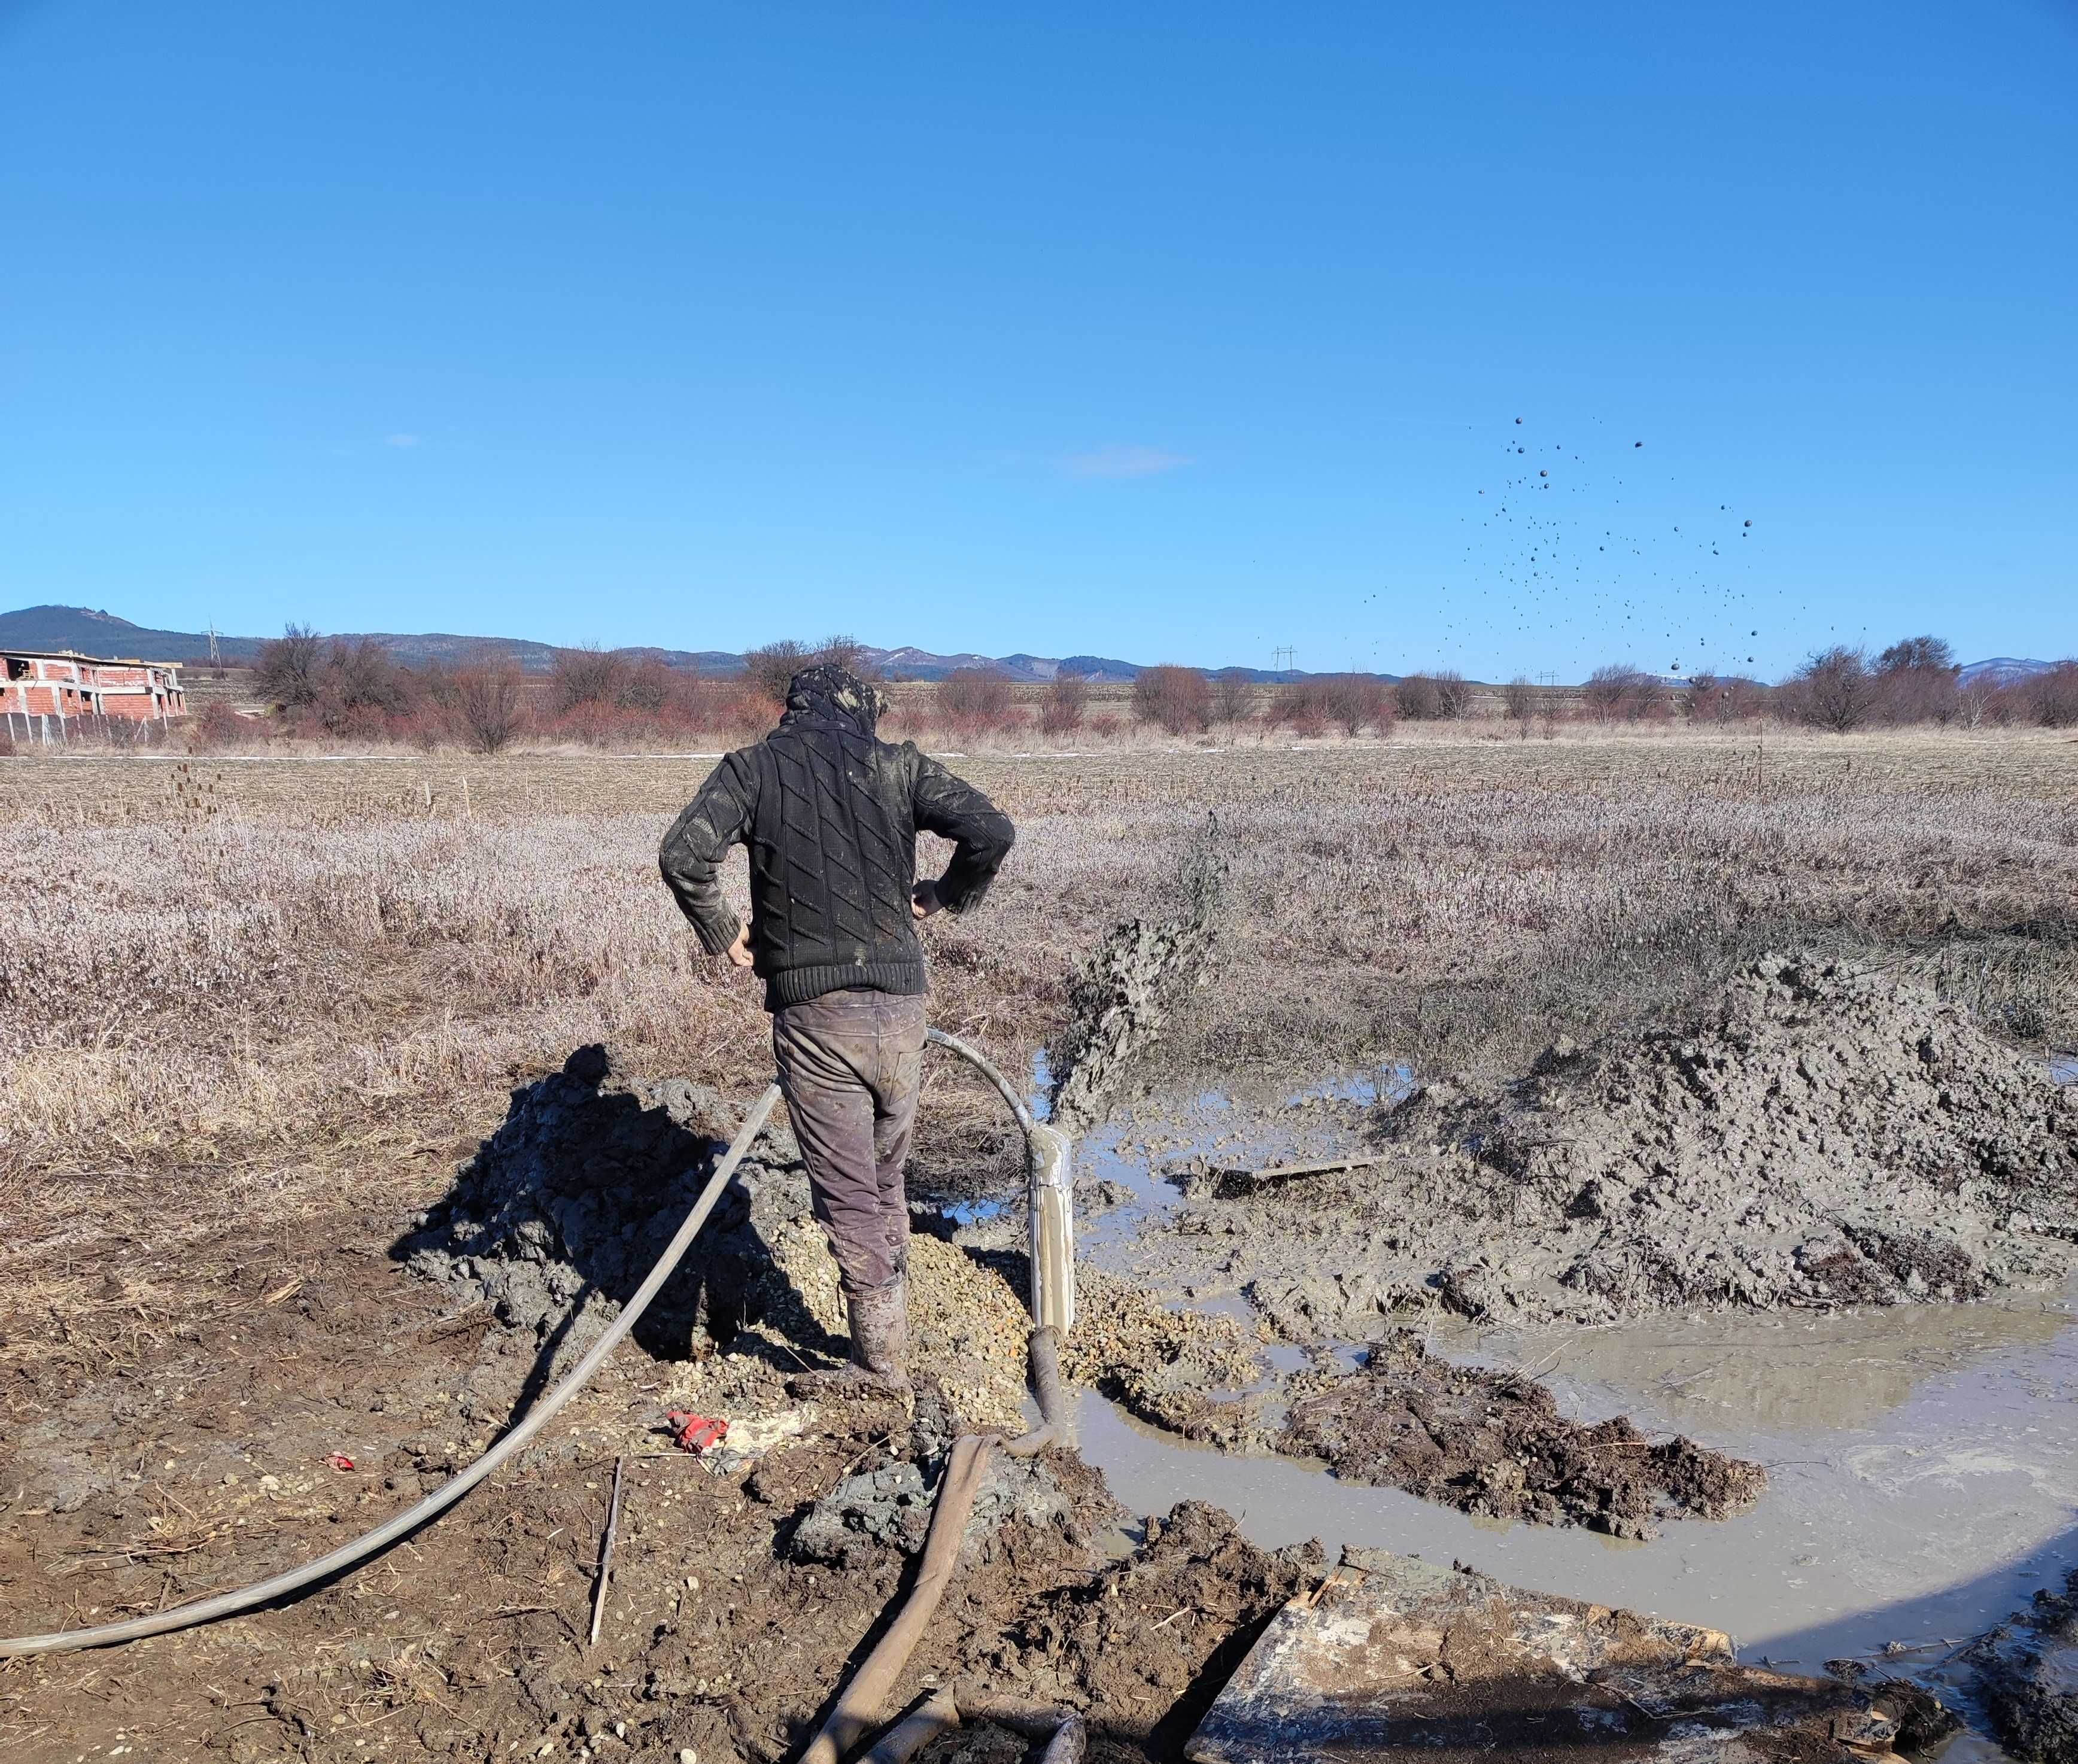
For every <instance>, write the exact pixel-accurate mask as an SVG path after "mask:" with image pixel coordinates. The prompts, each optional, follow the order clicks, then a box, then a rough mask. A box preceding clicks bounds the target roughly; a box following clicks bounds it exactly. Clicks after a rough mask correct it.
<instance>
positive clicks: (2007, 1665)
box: [1968, 1571, 2078, 1764]
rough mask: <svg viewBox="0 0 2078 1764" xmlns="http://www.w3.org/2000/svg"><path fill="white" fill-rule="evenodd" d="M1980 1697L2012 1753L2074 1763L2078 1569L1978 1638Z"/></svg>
mask: <svg viewBox="0 0 2078 1764" xmlns="http://www.w3.org/2000/svg"><path fill="white" fill-rule="evenodd" d="M1968 1658H1969V1661H1970V1663H1971V1666H1972V1669H1973V1670H1974V1675H1975V1679H1976V1692H1977V1696H1978V1699H1979V1700H1980V1702H1981V1703H1982V1704H1984V1712H1985V1713H1986V1714H1987V1715H1988V1716H1990V1717H1991V1720H1992V1726H1993V1728H1994V1729H1996V1730H1997V1733H1998V1736H1999V1737H2000V1738H2001V1740H2003V1741H2005V1743H2006V1745H2007V1747H2008V1749H2009V1750H2011V1751H2012V1752H2013V1754H2014V1755H2015V1756H2016V1757H2018V1758H2026V1759H2029V1760H2030V1761H2031V1764H2078V1571H2074V1572H2073V1573H2072V1574H2070V1575H2069V1576H2068V1578H2066V1580H2065V1582H2064V1585H2063V1592H2062V1594H2061V1595H2058V1594H2056V1593H2052V1592H2049V1591H2042V1592H2038V1593H2037V1594H2036V1595H2034V1603H2033V1605H2031V1606H2030V1608H2027V1609H2026V1610H2024V1611H2020V1612H2015V1613H2014V1614H2013V1616H2011V1617H2009V1618H2008V1619H2007V1620H2005V1622H2004V1623H2002V1624H2000V1625H1999V1626H1998V1628H1996V1629H1994V1630H1992V1633H1990V1634H1989V1635H1988V1636H1986V1637H1984V1640H1983V1641H1980V1642H1979V1643H1977V1645H1976V1646H1975V1647H1973V1648H1972V1649H1971V1650H1970V1653H1969V1655H1968Z"/></svg>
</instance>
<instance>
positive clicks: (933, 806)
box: [911, 753, 1017, 912]
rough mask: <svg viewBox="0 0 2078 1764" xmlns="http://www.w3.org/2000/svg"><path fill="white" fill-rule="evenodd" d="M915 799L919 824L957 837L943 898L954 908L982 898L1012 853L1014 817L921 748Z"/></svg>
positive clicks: (964, 907) (958, 909) (964, 908)
mask: <svg viewBox="0 0 2078 1764" xmlns="http://www.w3.org/2000/svg"><path fill="white" fill-rule="evenodd" d="M911 801H912V809H913V812H914V814H915V815H916V824H917V825H918V826H919V827H921V828H926V829H928V831H929V832H933V833H937V834H938V835H940V836H941V837H943V838H945V839H949V840H952V841H953V845H954V846H955V848H956V849H955V850H954V851H953V861H952V862H950V863H949V864H948V865H946V866H945V874H944V875H942V876H941V877H940V878H938V899H940V900H941V902H943V903H944V904H945V907H946V908H947V910H948V911H952V912H965V911H967V910H968V908H970V907H978V906H979V905H980V904H981V900H982V897H983V895H986V894H987V892H988V885H989V884H990V883H991V882H993V881H994V880H995V873H996V871H997V870H999V869H1001V868H1002V867H1003V861H1004V858H1006V857H1008V856H1009V855H1010V848H1011V846H1012V844H1013V843H1014V842H1015V841H1016V838H1017V830H1016V828H1014V827H1012V825H1011V824H1010V817H1009V816H1008V815H1006V814H1004V812H1003V811H1002V810H1001V809H999V808H998V807H996V806H995V803H991V801H990V800H989V799H987V797H986V796H984V795H983V794H982V793H981V792H980V791H979V790H976V789H975V788H974V786H973V785H971V784H970V783H968V782H966V779H964V778H955V777H953V774H951V773H950V772H949V771H947V770H946V769H945V767H944V766H942V765H939V763H938V762H937V761H936V760H934V759H932V758H931V757H928V755H926V754H924V753H918V754H917V755H916V785H915V786H914V788H913V789H912V792H911Z"/></svg>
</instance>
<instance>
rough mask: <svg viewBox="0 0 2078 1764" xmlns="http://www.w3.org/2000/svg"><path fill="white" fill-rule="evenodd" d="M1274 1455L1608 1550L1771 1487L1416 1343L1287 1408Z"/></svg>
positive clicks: (1748, 1501) (1731, 1464) (1698, 1450)
mask: <svg viewBox="0 0 2078 1764" xmlns="http://www.w3.org/2000/svg"><path fill="white" fill-rule="evenodd" d="M1295 1383H1296V1381H1295ZM1276 1445H1277V1449H1279V1451H1281V1452H1284V1453H1287V1454H1289V1455H1290V1456H1292V1457H1317V1458H1321V1459H1323V1460H1325V1462H1327V1463H1329V1465H1331V1466H1333V1469H1334V1471H1335V1474H1337V1476H1340V1477H1342V1478H1343V1479H1344V1480H1345V1481H1348V1482H1357V1483H1372V1484H1374V1485H1376V1486H1379V1487H1393V1488H1404V1489H1406V1490H1408V1491H1409V1492H1410V1493H1412V1494H1416V1495H1421V1496H1422V1497H1424V1498H1425V1499H1429V1500H1434V1501H1442V1502H1443V1503H1446V1504H1447V1505H1449V1506H1452V1507H1456V1508H1462V1509H1463V1511H1464V1512H1468V1513H1476V1514H1479V1515H1480V1516H1483V1517H1488V1518H1494V1519H1527V1520H1537V1521H1538V1522H1540V1523H1542V1524H1557V1525H1584V1526H1586V1527H1587V1528H1588V1529H1589V1530H1591V1531H1599V1532H1605V1533H1609V1535H1610V1536H1611V1537H1639V1538H1643V1537H1651V1536H1652V1535H1653V1534H1654V1522H1655V1521H1656V1520H1661V1519H1667V1518H1688V1517H1693V1518H1700V1519H1724V1518H1728V1517H1729V1516H1730V1515H1732V1514H1734V1513H1735V1512H1740V1511H1742V1510H1743V1509H1744V1508H1747V1507H1750V1506H1751V1505H1752V1504H1753V1503H1754V1501H1755V1499H1758V1498H1759V1494H1760V1491H1761V1490H1762V1488H1763V1487H1764V1486H1765V1484H1766V1483H1767V1473H1766V1472H1765V1471H1763V1470H1762V1469H1761V1467H1760V1466H1759V1465H1758V1464H1749V1463H1746V1462H1744V1461H1742V1460H1741V1459H1739V1458H1735V1457H1725V1456H1724V1455H1723V1454H1722V1453H1718V1452H1713V1451H1709V1450H1706V1449H1704V1448H1703V1447H1702V1446H1700V1445H1696V1443H1695V1442H1694V1441H1692V1440H1688V1439H1683V1438H1672V1439H1667V1440H1664V1441H1658V1442H1654V1441H1649V1440H1647V1439H1646V1438H1645V1437H1644V1436H1643V1435H1642V1434H1641V1433H1639V1432H1638V1429H1637V1428H1634V1426H1632V1425H1631V1424H1630V1422H1629V1420H1626V1419H1625V1417H1623V1416H1615V1417H1614V1418H1613V1419H1611V1420H1606V1421H1600V1422H1597V1423H1596V1424H1592V1425H1591V1426H1589V1425H1583V1424H1580V1423H1579V1422H1577V1421H1569V1420H1567V1419H1566V1418H1565V1417H1564V1416H1562V1415H1560V1414H1559V1412H1558V1401H1557V1399H1555V1398H1554V1396H1553V1395H1552V1394H1551V1393H1550V1391H1548V1390H1546V1388H1545V1387H1543V1386H1542V1385H1541V1384H1539V1383H1538V1382H1535V1381H1534V1380H1533V1379H1529V1378H1521V1377H1511V1376H1509V1375H1508V1374H1500V1373H1494V1372H1488V1371H1484V1370H1479V1368H1476V1367H1470V1366H1452V1365H1451V1364H1450V1362H1447V1361H1445V1360H1439V1359H1437V1358H1436V1357H1434V1356H1433V1354H1429V1353H1424V1352H1423V1351H1422V1346H1421V1337H1419V1336H1418V1335H1417V1334H1415V1333H1414V1332H1412V1331H1411V1330H1402V1331H1399V1332H1396V1333H1395V1334H1394V1335H1393V1336H1392V1337H1391V1338H1390V1339H1389V1340H1387V1341H1382V1342H1379V1343H1377V1344H1376V1345H1374V1346H1373V1347H1372V1349H1371V1357H1370V1360H1369V1362H1368V1364H1367V1366H1366V1367H1365V1369H1364V1370H1363V1371H1362V1373H1360V1374H1358V1375H1357V1376H1355V1377H1354V1378H1336V1379H1335V1380H1334V1381H1333V1382H1332V1383H1330V1384H1329V1386H1328V1387H1326V1388H1325V1389H1324V1390H1321V1391H1316V1392H1315V1393H1314V1394H1312V1395H1295V1397H1294V1399H1293V1400H1292V1401H1291V1403H1290V1406H1289V1408H1288V1410H1287V1418H1286V1421H1285V1424H1284V1429H1283V1432H1282V1434H1281V1435H1279V1437H1278V1439H1277V1441H1276Z"/></svg>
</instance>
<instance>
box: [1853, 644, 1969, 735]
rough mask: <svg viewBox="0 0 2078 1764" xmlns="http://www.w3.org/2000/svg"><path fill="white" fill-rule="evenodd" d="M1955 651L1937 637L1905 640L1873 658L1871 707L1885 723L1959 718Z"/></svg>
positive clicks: (1959, 700) (1960, 712)
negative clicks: (1873, 674)
mask: <svg viewBox="0 0 2078 1764" xmlns="http://www.w3.org/2000/svg"><path fill="white" fill-rule="evenodd" d="M1960 671H1961V670H1960V669H1958V668H1957V667H1956V665H1955V651H1954V650H1953V649H1951V648H1950V647H1949V646H1948V644H1947V643H1945V642H1943V641H1942V640H1941V639H1940V638H1938V637H1907V638H1905V639H1904V640H1902V641H1901V642H1897V643H1894V644H1892V645H1891V646H1890V647H1889V648H1888V649H1886V650H1884V653H1882V654H1881V655H1880V656H1878V657H1876V689H1875V693H1874V708H1875V711H1876V715H1879V716H1880V718H1881V719H1883V720H1884V722H1886V723H1943V724H1945V723H1952V722H1954V721H1955V719H1957V718H1958V717H1959V716H1960V715H1962V711H1963V706H1962V695H1961V690H1960V686H1959V682H1958V678H1957V677H1958V675H1959V673H1960Z"/></svg>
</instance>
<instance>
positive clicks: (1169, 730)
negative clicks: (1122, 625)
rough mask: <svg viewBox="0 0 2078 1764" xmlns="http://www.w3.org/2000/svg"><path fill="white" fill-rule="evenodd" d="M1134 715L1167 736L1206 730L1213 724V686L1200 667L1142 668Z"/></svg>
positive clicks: (1136, 686)
mask: <svg viewBox="0 0 2078 1764" xmlns="http://www.w3.org/2000/svg"><path fill="white" fill-rule="evenodd" d="M1133 715H1135V716H1136V717H1137V718H1138V719H1140V720H1141V722H1142V723H1154V724H1160V725H1161V728H1162V732H1163V733H1165V734H1167V735H1189V734H1196V733H1202V732H1204V730H1206V729H1208V728H1211V727H1212V686H1211V685H1210V683H1209V682H1208V681H1207V680H1206V678H1205V677H1204V673H1201V672H1200V670H1199V669H1196V668H1183V667H1177V666H1175V665H1172V664H1167V663H1165V664H1164V665H1162V666H1160V667H1156V668H1142V669H1141V670H1140V672H1139V673H1138V674H1137V675H1136V676H1135V677H1134V679H1133Z"/></svg>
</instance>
